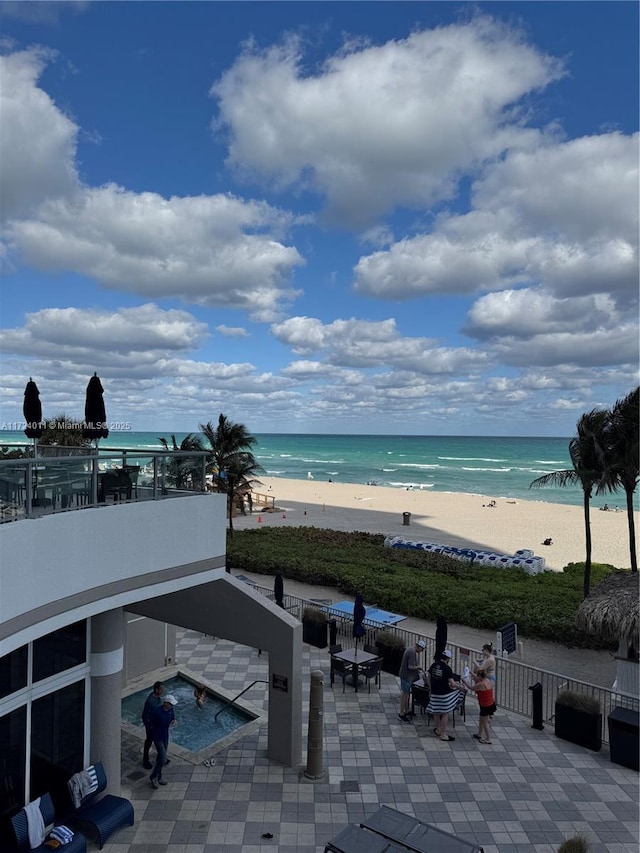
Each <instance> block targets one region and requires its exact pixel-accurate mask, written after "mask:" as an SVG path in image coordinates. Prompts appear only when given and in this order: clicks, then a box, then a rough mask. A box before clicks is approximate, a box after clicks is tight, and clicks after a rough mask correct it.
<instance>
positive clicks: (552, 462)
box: [525, 459, 567, 470]
mask: <svg viewBox="0 0 640 853" xmlns="http://www.w3.org/2000/svg"><path fill="white" fill-rule="evenodd" d="M533 464H534V465H566V464H567V460H566V459H534V460H533ZM525 470H526V469H525Z"/></svg>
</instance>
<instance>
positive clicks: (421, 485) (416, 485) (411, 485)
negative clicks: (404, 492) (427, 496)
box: [389, 480, 435, 489]
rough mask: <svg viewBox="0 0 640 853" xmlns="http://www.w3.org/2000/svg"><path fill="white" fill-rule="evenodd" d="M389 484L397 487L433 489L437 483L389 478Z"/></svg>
mask: <svg viewBox="0 0 640 853" xmlns="http://www.w3.org/2000/svg"><path fill="white" fill-rule="evenodd" d="M389 485H390V486H393V487H394V488H397V489H431V488H433V486H435V483H403V482H395V481H393V480H389Z"/></svg>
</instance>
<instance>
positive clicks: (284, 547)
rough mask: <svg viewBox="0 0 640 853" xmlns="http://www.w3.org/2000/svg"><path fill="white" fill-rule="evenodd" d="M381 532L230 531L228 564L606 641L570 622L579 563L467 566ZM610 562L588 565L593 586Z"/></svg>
mask: <svg viewBox="0 0 640 853" xmlns="http://www.w3.org/2000/svg"><path fill="white" fill-rule="evenodd" d="M383 542H384V537H383V536H381V535H377V534H372V533H343V532H341V531H336V530H326V529H320V528H315V527H287V528H284V527H262V528H260V529H256V530H241V531H238V530H236V531H235V532H234V535H233V536H232V537H229V538H228V540H227V561H228V564H229V565H230V566H232V567H233V568H234V569H240V570H243V571H250V572H255V573H256V574H266V575H273V574H275V573H276V572H277V571H280V572H282V574H283V576H284V577H285V578H290V579H292V580H298V581H302V582H304V583H310V584H319V585H323V586H334V587H337V588H338V589H339V590H340V591H341V592H342V593H344V594H346V595H350V596H353V595H355V593H356V592H360V593H362V595H363V597H364V600H365V601H370V602H375V604H376V605H377V606H378V607H382V608H384V609H386V610H391V611H395V612H397V613H402V614H403V615H405V616H414V617H417V618H420V619H429V620H431V621H435V619H436V617H437V616H438V614H440V613H442V614H444V615H445V616H446V618H447V620H448V621H449V622H452V623H456V624H460V625H468V626H470V627H472V628H485V629H489V630H490V631H495V630H496V629H497V628H499V627H500V625H504V624H506V623H507V622H516V623H517V625H518V633H519V634H520V635H521V636H523V637H530V638H536V639H540V640H551V641H553V642H560V643H564V644H566V645H569V646H584V647H587V648H611V645H610V644H609V645H608V644H604V643H603V642H602V641H601V640H600V639H599V638H598V637H596V636H593V635H591V634H585V633H584V632H582V631H579V630H578V629H577V628H576V627H575V625H574V614H575V611H576V608H577V607H578V605H579V604H580V602H581V601H582V579H583V570H584V564H582V563H571V564H570V565H569V566H567V567H566V568H565V570H564V571H563V572H544V573H542V574H539V575H527V574H525V572H523V571H522V570H520V569H497V568H492V567H488V566H473V565H469V564H468V563H461V562H459V561H458V560H452V559H451V558H449V557H445V556H443V555H442V554H430V553H428V552H426V551H425V552H420V551H407V550H403V549H399V548H384V547H383ZM613 570H614V567H613V566H607V565H601V564H597V563H596V564H594V565H593V566H592V569H591V583H592V585H595V584H597V583H599V581H601V580H602V579H603V578H604V577H605V575H607V574H608V573H609V572H611V571H613Z"/></svg>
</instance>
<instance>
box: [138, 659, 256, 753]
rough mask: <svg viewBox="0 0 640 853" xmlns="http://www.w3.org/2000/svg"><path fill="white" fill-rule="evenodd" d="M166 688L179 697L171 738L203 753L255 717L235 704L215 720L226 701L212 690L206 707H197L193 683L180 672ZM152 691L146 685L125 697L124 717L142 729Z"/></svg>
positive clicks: (189, 748)
mask: <svg viewBox="0 0 640 853" xmlns="http://www.w3.org/2000/svg"><path fill="white" fill-rule="evenodd" d="M164 689H165V693H173V695H174V696H175V697H176V699H177V700H178V704H177V705H176V707H175V708H174V711H175V715H176V720H177V725H175V726H172V727H171V730H170V733H169V739H170V741H172V742H173V743H177V744H178V745H179V746H183V747H184V748H185V749H188V750H190V751H191V752H200V750H201V749H206V748H207V747H208V746H212V745H213V744H214V743H217V742H218V741H219V740H222V738H224V737H226V736H227V735H229V734H231V733H232V732H235V731H236V730H237V729H239V728H241V727H242V726H244V725H246V724H247V723H250V722H251V721H252V720H253V719H254V717H253V716H252V715H251V714H249V713H247V712H246V711H243V710H242V709H241V708H238V707H236V706H235V705H234V706H231V707H230V708H229V709H228V710H226V711H225V712H224V714H220V716H219V717H218V719H217V720H215V719H214V718H215V715H216V712H217V711H219V710H220V709H221V708H223V707H224V706H225V705H226V700H221V699H218V698H217V697H215V696H212V695H211V694H210V693H209V694H208V698H207V701H206V702H205V704H204V707H203V708H198V707H197V706H196V700H195V699H194V697H193V689H194V686H193V684H192V683H191V682H190V681H187V680H186V679H185V678H182V676H180V675H177V676H175V677H174V678H170V679H168V680H167V681H165V682H164ZM150 692H151V688H150V687H146V688H145V689H144V690H139V691H138V692H137V693H132V694H131V696H127V697H126V698H124V699H123V700H122V719H123V720H126V721H127V722H128V723H132V724H133V725H134V726H138V728H140V729H142V728H143V725H142V720H141V719H140V715H141V714H142V708H143V706H144V703H145V700H146V698H147V696H148V695H149V693H150ZM169 748H171V747H169Z"/></svg>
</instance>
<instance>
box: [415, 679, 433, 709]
mask: <svg viewBox="0 0 640 853" xmlns="http://www.w3.org/2000/svg"><path fill="white" fill-rule="evenodd" d="M430 697H431V691H430V690H429V688H428V687H419V686H418V685H417V684H414V685H412V687H411V710H412V711H413V709H414V708H415V706H416V705H417V706H418V707H419V708H420V713H421V714H424V713H425V712H426V710H427V706H428V704H429V699H430Z"/></svg>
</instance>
